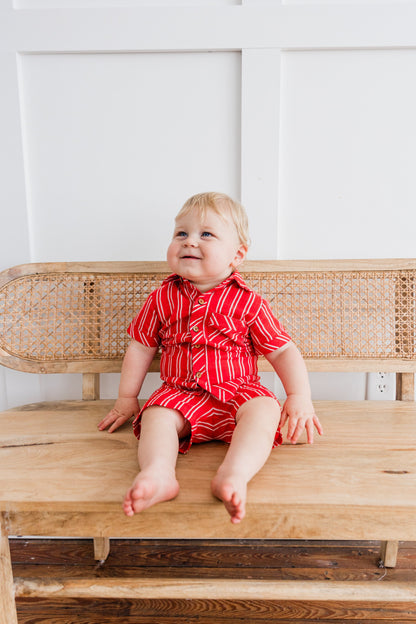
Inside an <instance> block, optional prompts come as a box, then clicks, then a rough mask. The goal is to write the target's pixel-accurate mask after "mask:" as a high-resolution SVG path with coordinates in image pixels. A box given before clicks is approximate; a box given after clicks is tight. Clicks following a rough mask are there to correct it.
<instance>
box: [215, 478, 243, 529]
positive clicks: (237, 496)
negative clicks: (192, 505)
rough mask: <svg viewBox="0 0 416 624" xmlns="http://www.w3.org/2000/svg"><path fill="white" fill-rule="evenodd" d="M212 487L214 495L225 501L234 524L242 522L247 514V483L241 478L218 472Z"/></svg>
mask: <svg viewBox="0 0 416 624" xmlns="http://www.w3.org/2000/svg"><path fill="white" fill-rule="evenodd" d="M211 489H212V493H213V494H214V496H216V497H217V498H219V499H220V500H221V501H222V502H223V503H224V506H225V508H226V510H227V511H228V513H229V514H230V516H231V522H232V523H233V524H238V523H239V522H241V520H242V519H243V518H244V516H245V515H246V497H247V483H246V482H245V481H244V480H242V479H241V478H238V477H237V478H234V477H232V476H228V475H227V476H225V475H224V476H222V475H221V474H219V473H217V474H216V476H215V477H214V479H213V481H212V484H211Z"/></svg>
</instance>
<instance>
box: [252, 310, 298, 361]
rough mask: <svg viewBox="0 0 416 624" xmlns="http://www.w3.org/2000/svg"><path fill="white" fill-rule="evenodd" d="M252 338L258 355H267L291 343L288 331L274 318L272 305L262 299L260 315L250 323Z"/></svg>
mask: <svg viewBox="0 0 416 624" xmlns="http://www.w3.org/2000/svg"><path fill="white" fill-rule="evenodd" d="M250 337H251V340H252V342H253V345H254V349H255V351H256V353H257V354H260V355H266V354H268V353H272V352H273V351H276V349H280V348H281V347H283V346H284V345H285V344H287V343H288V342H290V341H291V337H290V336H289V334H288V333H287V331H286V329H285V328H284V327H283V325H282V324H281V323H280V321H278V320H277V318H276V317H275V316H274V314H273V312H272V309H271V307H270V304H269V303H268V302H267V301H266V300H265V299H261V305H260V307H259V311H258V314H256V316H255V318H254V320H253V322H252V323H250Z"/></svg>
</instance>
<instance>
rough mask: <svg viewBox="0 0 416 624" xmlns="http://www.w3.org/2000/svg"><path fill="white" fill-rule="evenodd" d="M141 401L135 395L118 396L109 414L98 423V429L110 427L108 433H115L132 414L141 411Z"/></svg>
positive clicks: (102, 429)
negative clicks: (127, 396)
mask: <svg viewBox="0 0 416 624" xmlns="http://www.w3.org/2000/svg"><path fill="white" fill-rule="evenodd" d="M139 409H140V408H139V402H138V400H137V399H136V398H135V397H132V398H130V397H129V398H118V399H117V401H116V402H115V405H114V407H113V409H112V410H111V411H110V412H108V414H107V416H106V417H105V418H103V420H102V421H101V422H100V423H99V424H98V429H99V430H100V431H104V429H107V427H109V429H108V433H113V431H115V430H116V429H118V428H119V427H121V425H124V423H125V422H127V421H128V420H129V419H130V418H131V417H132V416H135V415H136V414H138V412H139Z"/></svg>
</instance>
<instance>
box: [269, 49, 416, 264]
mask: <svg viewBox="0 0 416 624" xmlns="http://www.w3.org/2000/svg"><path fill="white" fill-rule="evenodd" d="M415 74H416V50H373V51H325V52H323V51H320V52H318V51H314V52H313V51H305V52H287V53H284V54H283V56H282V72H281V85H282V86H281V92H282V103H281V118H280V125H281V156H280V180H281V184H280V213H279V256H280V257H282V258H354V257H363V258H366V257H412V256H414V254H415V237H414V233H415V231H416V211H415V210H414V206H415V202H416V177H415V175H414V163H415V162H416V116H415V114H414V111H415V110H416V82H415V81H414V80H413V78H412V77H413V76H415Z"/></svg>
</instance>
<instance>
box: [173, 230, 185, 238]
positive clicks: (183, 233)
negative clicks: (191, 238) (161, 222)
mask: <svg viewBox="0 0 416 624" xmlns="http://www.w3.org/2000/svg"><path fill="white" fill-rule="evenodd" d="M175 236H177V237H178V238H185V236H187V234H186V232H184V231H183V230H179V232H176V234H175Z"/></svg>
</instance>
